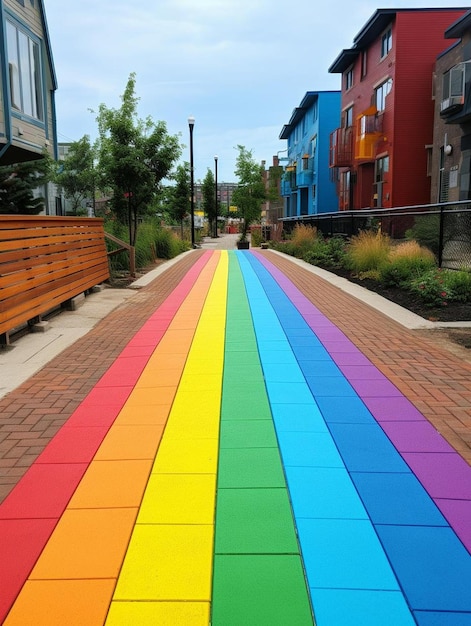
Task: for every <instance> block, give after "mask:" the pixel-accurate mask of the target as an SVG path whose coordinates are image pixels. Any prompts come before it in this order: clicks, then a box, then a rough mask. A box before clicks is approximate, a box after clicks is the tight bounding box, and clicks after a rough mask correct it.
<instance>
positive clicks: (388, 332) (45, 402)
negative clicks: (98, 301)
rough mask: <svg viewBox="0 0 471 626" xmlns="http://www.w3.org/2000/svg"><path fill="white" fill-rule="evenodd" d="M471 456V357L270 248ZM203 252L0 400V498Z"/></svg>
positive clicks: (308, 292) (288, 272) (299, 284)
mask: <svg viewBox="0 0 471 626" xmlns="http://www.w3.org/2000/svg"><path fill="white" fill-rule="evenodd" d="M262 253H263V254H264V255H266V257H267V258H268V259H269V260H270V261H271V262H272V263H273V264H274V265H276V266H277V267H279V268H280V269H281V270H282V271H283V272H284V273H285V274H286V275H287V276H288V278H290V280H292V281H293V283H294V284H295V285H296V286H297V287H298V288H299V289H300V290H301V291H302V292H303V293H304V294H305V295H306V296H307V297H308V298H309V299H310V300H311V301H312V302H313V303H314V304H315V305H316V306H317V307H318V308H319V309H320V310H321V311H322V312H323V313H324V314H326V315H327V316H328V317H329V318H330V319H331V320H332V321H333V322H334V323H335V324H336V325H337V326H338V327H339V328H340V329H342V330H343V332H345V334H346V335H347V336H348V337H349V338H350V339H351V340H352V341H353V342H354V343H355V344H356V345H357V346H358V347H359V348H360V349H361V350H362V351H363V353H364V354H365V355H366V356H367V357H368V358H369V359H370V360H371V361H372V362H373V363H374V365H376V366H377V367H378V368H379V369H380V370H381V371H382V372H383V373H384V374H385V375H386V376H388V378H389V379H390V380H391V381H392V382H393V383H394V384H395V385H396V386H397V387H398V388H399V389H400V391H401V392H402V393H403V394H404V395H405V396H407V397H408V398H409V400H411V401H412V402H413V403H414V404H415V405H416V406H417V408H418V409H419V410H420V411H421V412H422V413H423V414H424V415H425V416H426V417H427V418H428V419H429V420H430V421H431V422H432V423H433V425H434V426H435V427H436V428H437V430H439V431H440V432H441V433H442V434H443V436H444V437H445V438H446V439H447V440H448V441H449V442H450V444H451V445H452V446H453V447H454V448H455V449H456V450H457V451H458V452H459V453H460V454H461V455H462V456H463V458H464V459H466V461H467V462H468V463H470V464H471V364H470V363H468V362H467V361H465V360H464V359H461V358H459V356H457V355H455V354H453V353H452V352H450V351H448V350H446V349H445V348H443V347H440V346H439V345H437V344H436V343H434V342H433V341H431V340H429V339H428V338H427V337H424V333H422V332H420V331H410V330H406V329H404V328H403V327H402V326H401V325H399V324H398V323H396V322H394V321H393V320H391V319H390V318H388V317H386V316H385V315H383V314H381V313H379V312H377V311H375V310H373V309H371V308H370V307H368V306H367V305H365V304H364V303H362V302H361V301H360V300H357V299H356V298H354V297H352V296H349V295H348V294H345V293H344V292H341V291H340V290H339V289H338V288H336V287H334V286H332V285H330V284H329V283H328V282H326V281H325V280H323V279H322V278H319V277H318V276H316V275H314V274H312V273H310V272H309V271H308V270H306V269H303V268H300V267H299V266H298V265H295V264H293V263H292V262H291V261H290V260H289V258H283V257H281V256H280V255H276V254H274V253H272V252H270V251H263V252H262ZM201 254H203V250H195V251H194V252H193V253H192V254H191V255H186V256H185V257H184V258H182V260H181V261H179V262H178V263H176V264H175V265H172V267H170V268H169V269H168V271H166V272H164V273H163V274H162V275H161V276H160V277H159V278H158V280H155V281H154V282H153V283H151V284H150V285H148V286H147V287H145V288H144V289H142V290H141V291H139V292H137V293H136V294H135V295H133V296H132V297H131V298H129V299H128V300H127V301H126V302H125V303H123V304H122V305H121V306H119V307H118V308H117V309H115V310H114V311H113V312H112V313H111V314H109V315H108V316H107V317H106V318H105V319H104V320H102V321H101V322H99V323H98V324H97V325H96V326H95V327H94V328H93V329H92V330H91V331H90V332H89V333H88V334H87V335H86V336H84V337H83V338H82V339H80V340H78V341H77V342H76V343H75V344H74V345H73V346H71V347H69V348H67V349H66V350H64V351H63V352H62V353H61V354H60V355H58V356H57V357H55V358H54V359H53V360H52V361H51V362H50V363H49V364H48V365H47V366H46V367H44V368H43V369H42V370H40V371H39V372H38V373H37V374H35V375H34V376H32V377H31V378H30V379H29V380H27V381H26V382H25V383H23V384H22V385H20V386H19V387H18V388H17V389H15V390H14V391H12V392H11V393H9V394H8V395H7V396H5V397H4V398H3V399H1V400H0V501H2V500H3V499H4V498H5V497H6V495H7V494H8V493H9V491H10V490H11V489H12V487H13V486H14V485H15V484H16V482H17V481H18V480H19V479H20V478H21V476H22V475H23V474H24V473H25V471H26V469H27V468H28V467H29V466H30V465H31V464H32V463H33V462H34V460H35V459H36V457H37V456H38V455H39V454H40V452H41V451H42V450H43V448H44V447H45V446H46V445H47V443H48V442H49V440H50V439H51V438H52V437H53V436H54V434H55V433H56V432H57V430H58V429H59V428H60V427H61V426H62V424H64V423H65V422H66V421H67V419H68V418H69V416H70V415H71V414H72V412H73V411H74V410H75V408H76V407H77V406H78V404H79V403H80V402H81V401H82V400H83V398H84V397H85V396H86V395H87V394H88V392H89V391H90V390H91V389H92V387H93V386H94V384H95V383H96V382H97V381H98V380H99V379H100V378H101V376H102V375H103V373H104V372H105V371H106V370H107V369H108V367H109V366H110V365H111V363H112V362H113V360H114V359H115V358H116V356H117V355H118V354H119V353H120V352H121V350H122V349H123V348H124V346H125V345H126V344H127V343H128V341H129V340H130V339H131V337H132V336H133V334H134V333H135V332H136V331H137V330H138V329H139V328H140V327H141V326H142V324H143V323H144V322H145V321H146V320H147V319H148V317H149V316H150V314H151V313H152V312H153V311H154V310H155V309H156V308H157V307H158V306H159V305H160V304H161V303H162V302H163V301H164V300H165V298H166V297H167V296H168V295H169V294H170V292H171V291H172V289H173V288H174V287H175V286H176V285H177V284H178V282H179V281H180V280H181V278H182V277H183V276H184V275H185V273H186V272H187V270H188V269H189V267H190V266H191V265H192V264H193V263H194V262H195V261H196V260H197V259H198V258H199V257H200V256H201Z"/></svg>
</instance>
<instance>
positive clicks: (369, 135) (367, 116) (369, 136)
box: [355, 106, 383, 161]
mask: <svg viewBox="0 0 471 626" xmlns="http://www.w3.org/2000/svg"><path fill="white" fill-rule="evenodd" d="M382 130H383V116H382V115H378V110H377V108H376V107H375V106H371V107H369V108H368V109H366V111H363V113H361V114H360V115H359V116H358V117H357V119H356V141H355V160H356V161H373V160H374V159H375V156H376V144H377V142H378V139H379V138H380V137H381V135H382Z"/></svg>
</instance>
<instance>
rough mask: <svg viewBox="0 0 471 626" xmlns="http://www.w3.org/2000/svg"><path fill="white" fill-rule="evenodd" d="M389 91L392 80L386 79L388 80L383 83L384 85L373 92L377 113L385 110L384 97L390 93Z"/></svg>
mask: <svg viewBox="0 0 471 626" xmlns="http://www.w3.org/2000/svg"><path fill="white" fill-rule="evenodd" d="M391 89H392V78H388V80H386V81H384V83H383V84H382V85H380V86H379V87H378V88H377V89H376V90H375V102H376V108H377V109H378V111H384V109H385V108H386V96H387V95H388V93H390V92H391Z"/></svg>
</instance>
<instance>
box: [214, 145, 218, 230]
mask: <svg viewBox="0 0 471 626" xmlns="http://www.w3.org/2000/svg"><path fill="white" fill-rule="evenodd" d="M214 180H215V185H214V189H215V198H216V203H215V216H214V237H215V238H216V239H217V236H218V157H217V156H215V157H214Z"/></svg>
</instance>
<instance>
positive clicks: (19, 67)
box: [0, 0, 57, 165]
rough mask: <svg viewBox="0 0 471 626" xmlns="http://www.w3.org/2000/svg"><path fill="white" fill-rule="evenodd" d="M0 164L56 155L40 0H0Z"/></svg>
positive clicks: (52, 86)
mask: <svg viewBox="0 0 471 626" xmlns="http://www.w3.org/2000/svg"><path fill="white" fill-rule="evenodd" d="M0 15H1V19H0V29H1V38H0V39H1V40H2V42H3V46H4V47H3V49H2V54H1V57H0V59H1V60H0V63H1V66H2V70H1V76H2V88H1V91H0V165H9V164H11V163H20V162H22V161H30V160H33V159H38V158H40V157H41V155H42V154H43V152H44V150H47V152H49V154H50V155H51V156H52V157H53V158H57V135H56V126H55V103H54V94H55V91H56V89H57V84H56V76H55V71H54V65H53V59H52V51H51V45H50V41H49V35H48V30H47V23H46V15H45V9H44V2H43V1H42V0H22V1H20V2H19V1H18V0H0Z"/></svg>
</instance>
